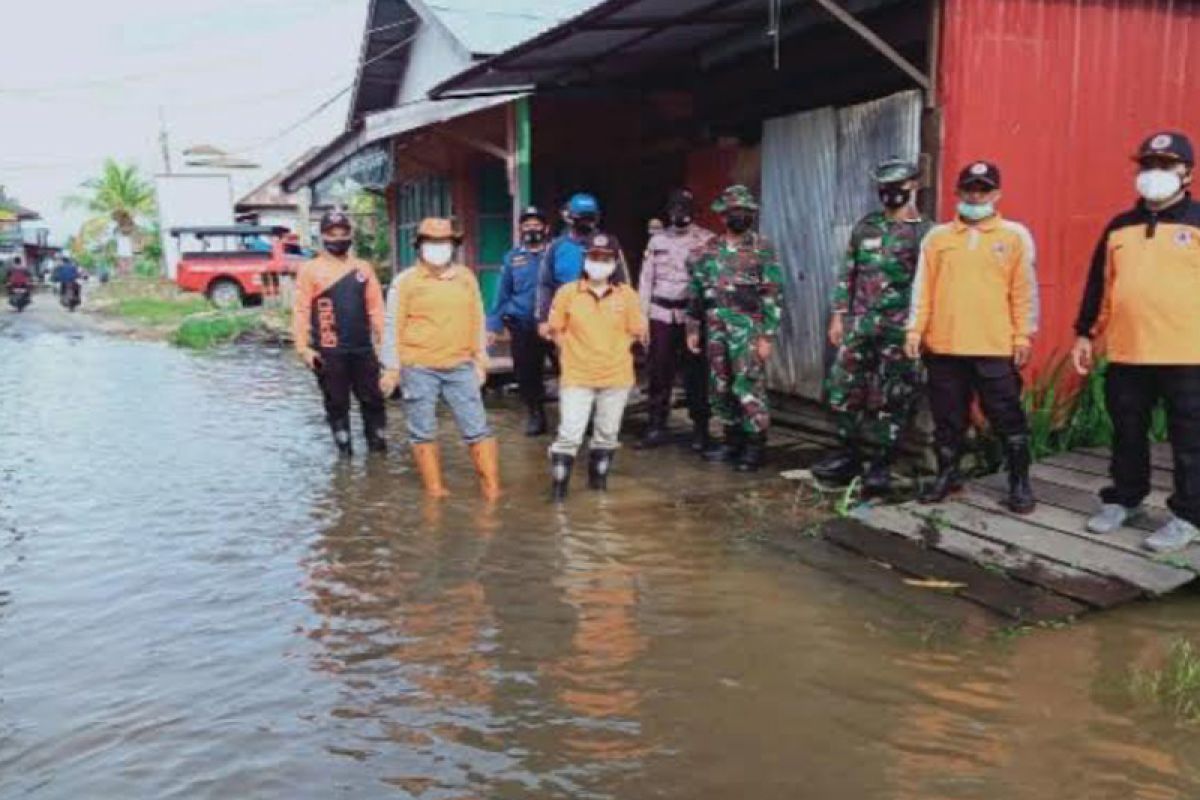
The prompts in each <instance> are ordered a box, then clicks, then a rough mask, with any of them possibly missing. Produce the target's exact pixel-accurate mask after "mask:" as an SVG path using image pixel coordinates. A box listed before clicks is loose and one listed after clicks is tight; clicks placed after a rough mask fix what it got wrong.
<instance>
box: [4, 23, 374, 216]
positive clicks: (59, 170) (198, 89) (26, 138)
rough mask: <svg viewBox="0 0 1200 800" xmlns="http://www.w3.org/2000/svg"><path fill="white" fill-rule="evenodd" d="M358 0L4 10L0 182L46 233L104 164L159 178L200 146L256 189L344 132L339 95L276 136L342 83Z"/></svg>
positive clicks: (354, 42) (350, 66)
mask: <svg viewBox="0 0 1200 800" xmlns="http://www.w3.org/2000/svg"><path fill="white" fill-rule="evenodd" d="M367 3H368V0H104V1H103V2H95V3H93V2H80V0H26V1H25V2H20V3H17V2H13V3H6V4H5V6H6V7H5V9H4V15H3V16H4V30H5V32H6V34H7V35H6V36H5V37H4V44H3V46H2V47H0V184H2V185H4V186H5V187H6V188H7V190H8V192H9V194H11V195H14V196H16V197H17V198H18V199H19V200H20V201H21V202H22V204H24V205H26V206H29V207H31V208H34V209H35V210H38V211H40V212H42V214H43V216H44V217H45V218H46V220H47V221H48V223H49V224H50V226H51V228H52V229H53V230H54V235H55V237H56V238H62V237H64V236H65V235H68V234H70V233H73V232H74V228H75V227H76V226H77V225H78V223H79V221H80V217H79V214H78V212H69V213H68V212H64V211H63V210H62V208H61V204H62V198H63V196H64V195H66V194H69V193H71V192H72V191H74V189H75V187H76V186H77V185H78V184H79V183H80V182H81V181H83V180H85V179H86V178H87V177H89V176H90V175H93V174H95V173H97V172H98V170H99V166H100V164H101V162H102V161H103V159H104V158H105V157H106V156H113V157H116V158H118V159H120V160H124V161H133V162H135V163H136V164H138V166H140V167H141V168H143V170H144V171H145V172H146V173H147V174H153V173H155V172H158V171H160V170H161V169H162V157H161V151H160V148H159V144H158V132H159V108H160V106H161V107H162V110H163V115H164V117H165V119H166V121H167V129H168V131H169V134H170V142H171V150H172V158H173V159H174V162H175V166H176V167H177V168H178V167H179V166H180V165H181V163H182V157H181V156H180V152H181V151H182V150H183V149H184V148H186V147H188V146H191V145H195V144H212V145H215V146H217V147H220V148H222V149H227V150H232V151H237V152H238V153H239V154H240V155H242V156H244V157H246V158H249V159H252V160H254V161H256V162H258V163H260V164H262V165H263V169H262V170H258V171H254V172H249V173H243V174H239V175H238V176H236V177H235V181H236V184H235V189H236V190H238V191H239V192H243V191H247V190H249V189H250V188H253V186H254V185H256V184H257V183H258V182H260V181H262V180H263V179H265V178H266V177H269V176H270V175H271V174H272V173H274V172H275V171H277V170H278V169H279V168H281V167H282V166H283V165H284V164H286V163H287V162H289V161H291V160H292V159H294V158H295V157H296V156H297V155H299V154H301V153H303V152H304V151H305V150H306V149H307V148H309V147H311V146H313V145H317V144H323V143H324V142H326V141H328V140H329V139H330V138H331V137H332V136H334V135H336V134H337V133H338V132H339V131H340V130H342V128H343V126H344V124H345V116H346V111H347V102H348V97H343V98H341V99H340V100H339V101H338V102H336V103H334V104H333V105H332V106H331V107H330V108H328V109H327V110H326V111H324V112H323V113H322V114H320V115H319V116H318V117H316V118H315V119H313V120H311V121H309V122H308V123H306V124H304V125H302V126H300V127H298V128H296V129H295V130H293V131H291V132H290V133H287V134H286V135H282V136H281V135H280V134H281V133H282V132H283V131H285V130H286V129H288V128H289V127H291V126H292V125H293V124H294V123H295V122H297V120H299V119H301V118H302V117H304V116H305V115H306V114H308V113H309V112H310V111H312V110H313V109H314V108H315V107H317V106H318V105H319V104H320V103H322V102H323V101H325V100H327V99H329V98H330V97H331V96H332V95H334V94H335V93H337V91H338V90H339V89H341V88H343V87H345V86H347V85H348V84H350V83H351V82H352V81H353V79H354V68H355V64H356V62H357V59H358V52H359V46H360V44H361V40H362V31H363V24H364V19H365V15H366V8H367Z"/></svg>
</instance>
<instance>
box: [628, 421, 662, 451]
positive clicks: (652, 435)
mask: <svg viewBox="0 0 1200 800" xmlns="http://www.w3.org/2000/svg"><path fill="white" fill-rule="evenodd" d="M666 443H667V421H666V420H665V419H663V418H662V417H661V416H659V415H658V414H653V415H651V416H650V426H649V427H648V428H646V432H645V433H643V434H642V438H641V439H638V441H637V443H636V444H634V446H633V447H634V449H635V450H653V449H654V448H656V447H662V446H663V445H664V444H666Z"/></svg>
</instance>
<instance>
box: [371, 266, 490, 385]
mask: <svg viewBox="0 0 1200 800" xmlns="http://www.w3.org/2000/svg"><path fill="white" fill-rule="evenodd" d="M395 303H396V320H395V326H396V327H395V332H394V333H395V336H394V339H395V342H396V351H397V353H398V355H399V357H400V365H401V366H404V367H425V368H427V369H453V368H454V367H458V366H461V365H463V364H465V363H468V362H474V363H475V364H476V365H477V366H478V367H480V368H483V369H486V368H487V364H488V357H487V338H486V337H487V333H486V331H485V327H484V315H483V297H482V295H480V293H479V281H478V280H476V278H475V273H474V272H472V271H471V270H469V269H468V268H466V267H464V266H461V265H457V264H455V265H452V266H450V267H447V268H446V269H445V270H442V271H440V272H439V271H437V270H434V269H431V268H429V267H427V266H425V265H424V264H420V263H418V264H417V265H416V266H414V267H411V268H410V269H407V270H405V271H404V272H402V273H400V275H399V277H397V278H396V298H395ZM391 338H392V337H390V336H389V339H391Z"/></svg>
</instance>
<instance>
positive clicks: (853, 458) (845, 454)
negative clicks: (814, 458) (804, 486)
mask: <svg viewBox="0 0 1200 800" xmlns="http://www.w3.org/2000/svg"><path fill="white" fill-rule="evenodd" d="M812 474H813V477H815V478H816V479H817V480H819V481H821V482H822V483H828V484H832V485H834V486H843V485H845V484H847V483H849V482H850V481H852V480H854V479H855V478H857V477H858V476H859V475H861V474H862V453H860V452H859V450H858V447H857V446H855V445H849V446H848V447H846V448H845V449H844V450H839V451H837V452H836V453H834V454H833V455H830V456H828V457H826V458H823V459H821V460H820V461H818V462H817V463H816V464H813V467H812Z"/></svg>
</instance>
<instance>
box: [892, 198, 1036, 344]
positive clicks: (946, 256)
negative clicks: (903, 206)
mask: <svg viewBox="0 0 1200 800" xmlns="http://www.w3.org/2000/svg"><path fill="white" fill-rule="evenodd" d="M1036 261H1037V255H1036V252H1035V249H1034V244H1033V237H1032V236H1031V235H1030V234H1029V231H1028V229H1026V228H1025V226H1024V225H1022V224H1020V223H1019V222H1011V221H1009V220H1006V219H1002V218H1001V217H1000V216H999V215H997V216H995V217H993V218H992V219H989V220H985V221H983V222H981V223H979V224H977V225H967V224H966V223H964V222H962V221H960V220H955V221H953V222H947V223H945V224H943V225H938V226H936V227H934V228H933V230H931V231H930V232H929V233H928V234H927V235H926V237H925V240H924V241H923V242H922V243H921V257H920V260H919V261H918V263H917V274H916V278H915V279H914V281H913V291H912V306H911V308H910V311H909V316H908V331H909V332H910V333H913V332H915V333H918V334H920V336H921V340H922V342H923V343H924V345H925V348H926V349H927V350H929V351H930V352H932V353H936V354H939V355H956V356H1011V355H1012V354H1013V348H1014V347H1015V346H1018V345H1021V346H1024V345H1029V344H1030V343H1031V342H1032V340H1033V336H1034V334H1036V333H1037V330H1038V286H1037V272H1036V269H1035V264H1036Z"/></svg>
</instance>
